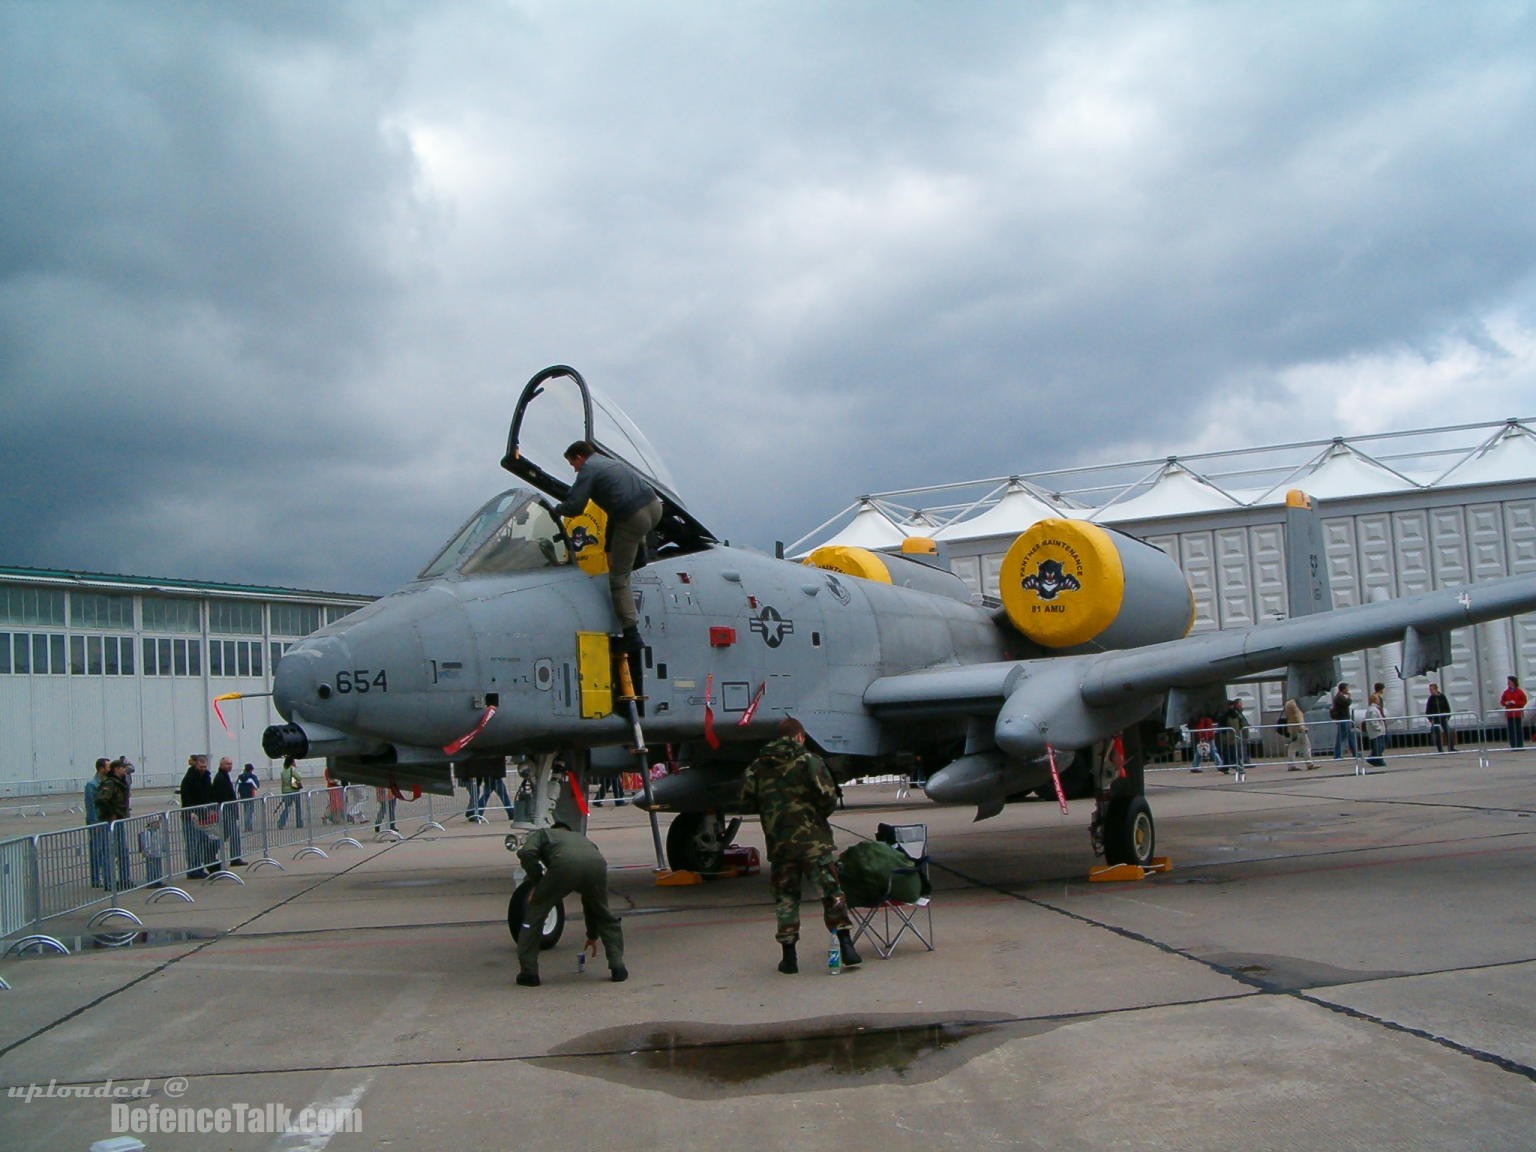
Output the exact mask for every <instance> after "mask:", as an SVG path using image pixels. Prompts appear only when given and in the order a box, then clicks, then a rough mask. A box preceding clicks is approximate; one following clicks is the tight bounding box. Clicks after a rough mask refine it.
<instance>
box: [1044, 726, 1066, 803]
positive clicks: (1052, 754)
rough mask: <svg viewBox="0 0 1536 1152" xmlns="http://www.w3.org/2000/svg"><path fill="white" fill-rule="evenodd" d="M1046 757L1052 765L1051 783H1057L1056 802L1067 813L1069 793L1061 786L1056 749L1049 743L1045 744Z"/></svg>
mask: <svg viewBox="0 0 1536 1152" xmlns="http://www.w3.org/2000/svg"><path fill="white" fill-rule="evenodd" d="M1045 758H1046V760H1047V761H1048V762H1049V763H1050V765H1051V783H1052V784H1054V785H1056V803H1057V804H1060V805H1061V814H1062V815H1063V816H1065V815H1067V793H1066V791H1065V790H1064V789H1063V788H1062V786H1061V773H1060V772H1058V771H1056V749H1055V748H1052V747H1051V746H1050V745H1049V744H1047V745H1046V746H1045Z"/></svg>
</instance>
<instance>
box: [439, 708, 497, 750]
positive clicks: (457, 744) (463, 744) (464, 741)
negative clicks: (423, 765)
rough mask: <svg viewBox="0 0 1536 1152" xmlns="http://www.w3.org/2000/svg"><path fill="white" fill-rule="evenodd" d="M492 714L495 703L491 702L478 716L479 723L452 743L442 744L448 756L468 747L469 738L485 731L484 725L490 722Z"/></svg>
mask: <svg viewBox="0 0 1536 1152" xmlns="http://www.w3.org/2000/svg"><path fill="white" fill-rule="evenodd" d="M494 715H496V705H494V704H491V705H489V706H487V708H486V710H485V714H484V715H482V716H481V717H480V723H478V724H476V725H475V726H474V727H473V728H471V729H470V730H469V731H468V732H466V733H464V735H462V736H460V737H459V738H458V739H457V740H455V741H454V742H453V743H452V744H444V745H443V751H444V752H446V753H447V754H448V755H449V756H456V755H457V754H458V753H460V752H462V751H464V749H465V748H468V747H469V742H470V741H471V740H473V739H474V738H475V737H476V736H478V735H480V733H482V732H484V731H485V726H486V725H487V724H489V723H490V722H491V717H492V716H494Z"/></svg>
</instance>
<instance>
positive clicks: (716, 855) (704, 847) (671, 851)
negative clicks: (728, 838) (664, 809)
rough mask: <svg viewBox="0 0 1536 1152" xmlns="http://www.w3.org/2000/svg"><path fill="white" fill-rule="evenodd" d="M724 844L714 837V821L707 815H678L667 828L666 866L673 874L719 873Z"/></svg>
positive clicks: (692, 813) (711, 815)
mask: <svg viewBox="0 0 1536 1152" xmlns="http://www.w3.org/2000/svg"><path fill="white" fill-rule="evenodd" d="M724 855H725V845H723V844H721V843H720V841H719V838H718V837H717V836H716V835H715V818H714V816H713V814H711V813H705V812H679V813H678V814H677V816H676V817H674V818H673V820H672V823H671V824H669V825H668V826H667V865H668V866H669V867H670V868H671V869H672V870H673V871H674V872H699V873H702V874H704V875H706V876H708V875H710V874H712V873H715V872H718V871H720V864H721V860H722V858H723V857H724Z"/></svg>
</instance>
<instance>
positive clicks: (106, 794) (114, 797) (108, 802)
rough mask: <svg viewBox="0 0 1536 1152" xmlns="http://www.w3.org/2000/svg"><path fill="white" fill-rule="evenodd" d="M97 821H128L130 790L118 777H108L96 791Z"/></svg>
mask: <svg viewBox="0 0 1536 1152" xmlns="http://www.w3.org/2000/svg"><path fill="white" fill-rule="evenodd" d="M96 819H97V820H98V821H106V820H126V819H128V789H127V788H125V787H123V782H122V781H121V780H119V779H118V778H117V777H116V776H111V775H108V776H106V777H105V778H104V779H103V780H102V782H101V786H100V787H99V788H97V789H96Z"/></svg>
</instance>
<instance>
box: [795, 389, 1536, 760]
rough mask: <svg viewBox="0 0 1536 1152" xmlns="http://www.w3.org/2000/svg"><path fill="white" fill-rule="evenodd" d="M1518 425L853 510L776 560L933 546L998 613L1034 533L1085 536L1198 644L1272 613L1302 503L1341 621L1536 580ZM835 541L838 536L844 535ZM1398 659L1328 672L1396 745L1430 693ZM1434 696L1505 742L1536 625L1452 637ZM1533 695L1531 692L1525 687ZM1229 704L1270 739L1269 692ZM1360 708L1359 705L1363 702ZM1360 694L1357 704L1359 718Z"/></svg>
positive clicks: (997, 482) (946, 489)
mask: <svg viewBox="0 0 1536 1152" xmlns="http://www.w3.org/2000/svg"><path fill="white" fill-rule="evenodd" d="M1532 423H1533V422H1532V421H1531V420H1529V419H1511V420H1507V421H1504V422H1500V423H1493V424H1465V425H1458V426H1454V427H1444V428H1433V429H1422V430H1418V431H1410V432H1391V433H1381V434H1376V435H1369V436H1354V437H1336V438H1333V439H1331V440H1318V441H1307V442H1300V443H1290V444H1280V445H1274V446H1271V447H1267V448H1244V449H1234V450H1227V451H1216V452H1206V453H1200V454H1197V455H1189V456H1169V457H1165V458H1163V459H1159V460H1140V461H1129V462H1125V463H1118V464H1107V465H1093V466H1085V467H1078V468H1066V469H1057V470H1053V471H1045V472H1035V473H1021V474H1019V475H1015V476H1004V477H993V478H990V479H985V480H974V481H964V482H960V483H955V484H946V485H939V486H934V487H928V488H912V489H904V490H900V491H893V492H884V493H879V494H876V495H870V496H862V497H860V498H859V499H858V500H856V501H855V502H854V503H853V504H851V505H849V506H848V507H847V508H845V509H844V510H843V511H842V512H840V513H839V514H838V515H837V516H835V517H833V518H832V519H831V520H829V521H827V522H826V523H824V524H822V525H821V526H820V527H819V528H817V529H816V530H815V531H813V532H811V533H809V534H807V535H806V536H804V537H802V538H801V539H800V540H797V541H796V542H795V543H794V544H793V545H791V546H790V548H789V553H790V554H791V555H804V554H805V553H807V552H808V551H810V549H811V548H813V547H816V546H818V545H823V544H839V545H851V546H854V547H862V548H869V549H873V550H886V551H894V550H897V549H899V548H900V546H901V541H902V540H903V539H905V538H906V537H908V536H927V537H931V538H932V539H934V540H936V541H938V542H939V543H940V544H942V545H943V546H944V548H945V550H946V551H947V554H948V558H949V561H950V563H951V565H952V566H953V568H954V569H955V571H956V572H957V573H959V574H960V575H961V576H962V577H964V579H965V580H966V582H967V583H968V584H969V585H970V587H971V590H972V591H973V592H975V593H979V594H985V595H988V596H997V595H998V576H999V571H1000V568H1001V565H1002V560H1003V556H1004V554H1005V553H1006V552H1007V550H1008V546H1009V545H1010V544H1011V543H1012V542H1013V540H1014V539H1015V538H1016V537H1017V536H1018V535H1019V533H1021V532H1023V531H1024V530H1025V529H1026V528H1028V527H1029V526H1030V525H1031V524H1033V523H1035V522H1036V521H1038V520H1040V519H1043V518H1045V517H1066V518H1076V519H1084V520H1089V521H1093V522H1095V523H1099V524H1103V525H1105V526H1106V527H1111V528H1115V529H1118V530H1120V531H1123V532H1126V533H1128V534H1130V535H1132V536H1136V537H1139V538H1141V539H1143V540H1145V541H1147V542H1148V543H1151V544H1153V545H1156V546H1157V547H1159V548H1161V549H1162V550H1163V551H1165V552H1167V553H1168V554H1169V555H1170V556H1172V557H1173V558H1174V559H1175V560H1176V561H1177V562H1178V564H1179V566H1180V568H1181V569H1182V570H1183V572H1184V575H1185V577H1186V579H1188V581H1189V584H1190V587H1191V588H1192V589H1193V591H1194V596H1195V605H1196V615H1195V623H1194V629H1195V630H1196V631H1199V630H1208V629H1215V628H1234V627H1241V626H1244V625H1248V624H1252V623H1254V622H1256V621H1261V620H1264V619H1266V618H1274V617H1277V616H1279V615H1281V614H1283V612H1284V611H1285V605H1286V602H1287V601H1286V589H1285V564H1284V547H1285V539H1284V516H1285V506H1284V505H1285V496H1286V493H1287V491H1289V490H1290V489H1293V488H1299V489H1301V490H1302V491H1304V492H1306V493H1308V494H1309V495H1310V496H1312V497H1313V499H1314V500H1315V501H1316V502H1317V506H1318V509H1319V511H1320V513H1321V515H1322V517H1323V525H1324V535H1325V541H1326V545H1325V546H1326V551H1327V558H1328V567H1329V577H1330V582H1331V584H1332V588H1333V598H1334V604H1335V606H1337V607H1344V606H1347V605H1351V604H1359V603H1364V602H1367V601H1369V600H1372V599H1375V598H1379V597H1382V596H1386V597H1395V596H1401V595H1407V594H1410V593H1413V592H1420V591H1426V590H1430V589H1435V588H1442V587H1446V586H1451V585H1459V584H1466V583H1471V582H1474V581H1478V580H1491V579H1495V578H1497V577H1500V576H1506V575H1516V574H1520V573H1527V572H1536V434H1533V432H1532ZM839 525H840V527H839ZM1400 648H1401V645H1398V644H1392V645H1387V646H1385V647H1382V648H1375V649H1369V650H1363V651H1359V652H1352V653H1349V654H1347V655H1345V656H1343V657H1341V658H1340V671H1341V674H1342V677H1343V679H1345V680H1347V681H1349V682H1350V683H1351V684H1352V685H1356V686H1359V685H1366V686H1369V685H1370V684H1372V683H1375V682H1377V681H1381V682H1384V683H1385V684H1386V685H1387V689H1386V711H1387V714H1388V715H1389V717H1394V718H1396V722H1395V723H1394V724H1393V727H1394V728H1395V729H1396V730H1398V731H1405V730H1407V731H1412V730H1418V729H1419V728H1421V727H1422V726H1423V725H1422V721H1421V720H1420V717H1421V716H1422V713H1423V711H1424V698H1425V696H1426V694H1427V692H1426V686H1427V684H1428V681H1427V680H1426V679H1423V678H1418V679H1415V680H1411V681H1408V682H1406V683H1405V682H1403V681H1401V680H1399V679H1398V678H1397V676H1396V673H1395V671H1394V669H1395V668H1396V667H1397V665H1398V663H1399V661H1400V658H1401V653H1400ZM1452 650H1453V653H1454V663H1453V665H1451V666H1450V667H1447V668H1445V669H1444V670H1443V671H1442V672H1441V673H1439V674H1438V675H1439V677H1440V679H1439V683H1440V684H1441V686H1442V688H1443V689H1444V690H1445V692H1446V694H1447V695H1448V696H1449V697H1450V700H1451V705H1452V707H1453V708H1454V709H1455V710H1456V712H1457V714H1458V715H1457V720H1456V722H1457V725H1458V727H1464V728H1470V727H1473V726H1475V724H1476V720H1477V717H1479V716H1483V717H1491V718H1493V720H1494V721H1495V723H1496V724H1497V725H1500V726H1501V725H1502V719H1500V717H1501V716H1502V713H1500V712H1499V711H1498V699H1499V694H1500V693H1501V692H1502V691H1503V689H1504V683H1505V677H1506V676H1508V675H1511V674H1513V675H1517V676H1520V677H1521V682H1522V683H1526V682H1527V681H1526V679H1525V678H1526V677H1527V676H1536V615H1526V616H1521V617H1517V618H1515V619H1514V620H1504V621H1496V622H1494V623H1490V624H1480V625H1477V626H1476V627H1473V628H1463V629H1459V630H1457V631H1456V632H1455V633H1454V634H1453V649H1452ZM1532 683H1536V681H1532ZM1234 691H1236V692H1238V694H1241V695H1244V696H1246V697H1248V698H1249V700H1250V701H1253V700H1255V699H1257V701H1258V703H1259V706H1260V710H1261V712H1259V713H1256V710H1255V709H1254V708H1252V707H1250V708H1249V710H1248V714H1249V716H1251V717H1252V716H1255V715H1256V714H1261V715H1262V718H1263V720H1264V722H1266V723H1269V722H1273V720H1274V719H1275V717H1276V716H1277V715H1278V713H1279V711H1280V707H1281V705H1282V704H1283V703H1284V701H1283V700H1282V699H1281V694H1282V685H1280V684H1275V683H1267V684H1262V685H1252V686H1247V687H1246V688H1243V689H1241V690H1238V689H1236V688H1235V687H1234ZM1367 691H1368V687H1367ZM1364 697H1365V692H1364V691H1357V692H1356V699H1357V700H1358V701H1361V702H1363V701H1364Z"/></svg>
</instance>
